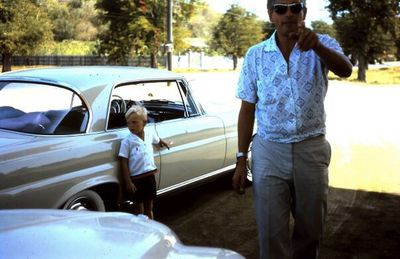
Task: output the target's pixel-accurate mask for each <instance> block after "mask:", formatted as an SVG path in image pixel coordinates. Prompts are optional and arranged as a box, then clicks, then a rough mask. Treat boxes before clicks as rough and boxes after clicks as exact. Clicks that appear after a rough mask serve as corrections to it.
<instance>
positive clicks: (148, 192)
mask: <svg viewBox="0 0 400 259" xmlns="http://www.w3.org/2000/svg"><path fill="white" fill-rule="evenodd" d="M131 180H132V182H133V184H134V185H135V186H136V189H137V190H136V192H135V193H133V194H131V195H132V196H131V198H132V201H135V202H139V203H142V202H144V201H150V200H154V199H155V198H156V196H157V189H156V177H155V176H154V174H151V175H148V176H144V177H141V178H138V179H135V178H131Z"/></svg>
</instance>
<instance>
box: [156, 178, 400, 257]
mask: <svg viewBox="0 0 400 259" xmlns="http://www.w3.org/2000/svg"><path fill="white" fill-rule="evenodd" d="M328 206H329V208H328V218H327V224H326V231H325V232H326V234H325V237H324V240H323V244H322V248H321V258H323V259H324V258H326V259H331V258H334V259H336V258H338V259H339V258H340V259H347V258H348V259H385V258H387V259H389V258H390V259H391V258H393V259H395V258H396V259H398V258H400V196H399V195H391V194H382V193H375V192H363V191H354V190H345V189H338V188H331V189H330V195H329V204H328ZM155 217H156V220H158V221H160V222H162V223H164V224H166V225H168V226H169V227H170V228H172V229H173V231H174V232H175V233H176V234H177V235H178V236H179V238H180V239H181V241H182V242H183V243H184V244H185V245H194V246H213V247H223V248H227V249H231V250H234V251H237V252H239V253H241V254H242V255H243V256H245V257H246V258H250V259H251V258H258V244H257V230H256V225H255V218H254V207H253V201H252V190H251V186H249V187H248V188H247V190H246V193H245V195H238V194H236V193H234V192H233V191H232V189H231V187H230V176H227V177H223V178H220V179H217V180H216V181H214V182H211V183H208V184H205V185H202V186H199V187H197V188H194V189H191V190H188V191H185V192H182V193H178V194H174V195H170V196H168V197H161V198H158V200H157V201H156V203H155Z"/></svg>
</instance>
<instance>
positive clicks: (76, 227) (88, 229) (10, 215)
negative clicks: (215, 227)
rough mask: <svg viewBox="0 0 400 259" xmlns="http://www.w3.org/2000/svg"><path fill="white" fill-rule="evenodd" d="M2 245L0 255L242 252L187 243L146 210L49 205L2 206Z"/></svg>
mask: <svg viewBox="0 0 400 259" xmlns="http://www.w3.org/2000/svg"><path fill="white" fill-rule="evenodd" d="M0 251H1V252H0V253H1V258H41V259H43V258H57V259H60V258H85V259H89V258H107V259H108V258H110V259H111V258H118V259H122V258H149V259H158V258H170V259H173V258H193V259H195V258H202V259H204V258H221V259H222V258H229V259H242V258H244V257H243V256H241V255H240V254H238V253H236V252H234V251H231V250H225V249H221V248H210V247H194V246H185V245H183V244H182V243H181V242H180V241H179V239H178V237H177V236H176V235H175V234H174V233H173V231H172V230H171V229H170V228H168V227H167V226H165V225H163V224H161V223H158V222H156V221H154V220H150V219H148V218H147V217H145V216H134V215H132V214H128V213H122V212H93V211H71V210H50V209H49V210H46V209H25V210H19V209H17V210H0Z"/></svg>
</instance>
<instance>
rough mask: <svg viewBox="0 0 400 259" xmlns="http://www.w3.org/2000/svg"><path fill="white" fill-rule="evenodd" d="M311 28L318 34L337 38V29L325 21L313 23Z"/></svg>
mask: <svg viewBox="0 0 400 259" xmlns="http://www.w3.org/2000/svg"><path fill="white" fill-rule="evenodd" d="M311 28H312V29H313V31H315V32H317V33H320V34H328V35H329V36H331V37H332V38H336V31H335V28H334V27H333V26H332V25H329V24H328V23H326V22H324V21H312V22H311Z"/></svg>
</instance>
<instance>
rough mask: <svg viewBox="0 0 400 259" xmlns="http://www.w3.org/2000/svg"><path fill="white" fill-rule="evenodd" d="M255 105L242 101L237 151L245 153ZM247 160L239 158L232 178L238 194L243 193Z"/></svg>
mask: <svg viewBox="0 0 400 259" xmlns="http://www.w3.org/2000/svg"><path fill="white" fill-rule="evenodd" d="M254 112H255V104H253V103H248V102H245V101H242V105H241V107H240V111H239V118H238V149H239V150H238V151H239V152H245V153H247V152H248V150H249V146H250V141H251V137H252V135H253V128H254V116H255V115H254ZM246 163H247V158H246V157H240V158H239V159H238V161H237V164H236V169H235V173H234V175H233V178H232V186H233V188H234V189H235V190H236V191H237V192H238V193H244V185H245V182H246V173H247V168H246V166H247V164H246Z"/></svg>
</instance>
